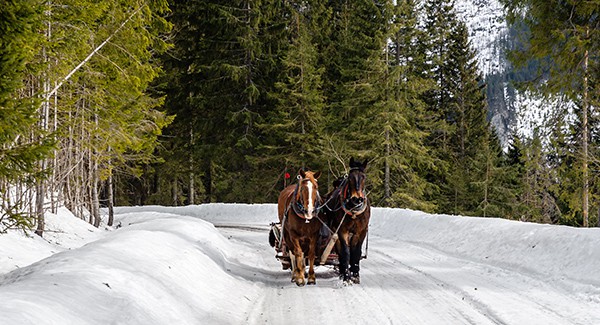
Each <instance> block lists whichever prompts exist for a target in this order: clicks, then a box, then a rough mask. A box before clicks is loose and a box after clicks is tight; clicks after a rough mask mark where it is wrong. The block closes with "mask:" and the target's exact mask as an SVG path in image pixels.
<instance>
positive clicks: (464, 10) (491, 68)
mask: <svg viewBox="0 0 600 325" xmlns="http://www.w3.org/2000/svg"><path fill="white" fill-rule="evenodd" d="M455 8H456V12H457V14H458V16H459V18H461V19H462V20H464V21H465V22H466V23H467V27H468V28H469V38H470V41H471V44H472V46H473V47H474V48H475V49H476V50H477V60H478V62H479V69H480V71H481V72H482V73H483V74H484V75H489V74H492V73H498V72H503V71H504V70H505V69H506V68H507V65H506V57H505V49H504V48H503V44H504V43H503V42H502V41H503V40H504V39H505V38H506V34H507V31H508V27H507V25H506V20H505V18H504V9H503V8H502V5H500V3H499V2H498V1H497V0H458V1H456V3H455Z"/></svg>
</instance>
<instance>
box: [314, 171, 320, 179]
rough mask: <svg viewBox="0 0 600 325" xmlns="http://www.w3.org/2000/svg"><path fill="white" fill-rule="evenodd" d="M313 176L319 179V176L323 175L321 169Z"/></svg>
mask: <svg viewBox="0 0 600 325" xmlns="http://www.w3.org/2000/svg"><path fill="white" fill-rule="evenodd" d="M313 177H314V178H315V179H319V177H321V171H320V170H319V171H318V172H316V173H314V174H313Z"/></svg>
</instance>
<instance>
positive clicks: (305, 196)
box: [277, 170, 321, 286]
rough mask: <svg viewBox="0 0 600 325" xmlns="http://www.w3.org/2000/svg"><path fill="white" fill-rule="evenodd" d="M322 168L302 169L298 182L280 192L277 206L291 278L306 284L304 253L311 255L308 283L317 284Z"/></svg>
mask: <svg viewBox="0 0 600 325" xmlns="http://www.w3.org/2000/svg"><path fill="white" fill-rule="evenodd" d="M319 176H321V172H316V173H314V172H311V171H304V170H300V171H299V173H298V183H297V184H296V185H293V184H292V185H290V186H288V187H286V188H285V189H284V190H283V191H281V193H280V194H279V200H278V201H277V209H278V214H279V221H280V222H281V225H282V232H283V240H284V242H285V244H286V246H287V248H288V251H289V252H290V258H291V264H292V282H296V284H297V285H299V286H303V285H305V284H306V282H305V279H304V271H305V268H306V265H305V263H304V259H305V255H306V256H307V257H308V262H309V264H310V268H309V270H308V284H315V283H316V277H315V270H314V264H315V254H316V246H317V239H318V235H319V229H321V222H319V221H318V220H313V217H314V216H315V215H316V214H317V211H318V205H319V204H320V203H321V198H320V196H319V186H318V183H317V179H318V178H319Z"/></svg>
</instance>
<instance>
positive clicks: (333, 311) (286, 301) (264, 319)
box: [218, 227, 600, 324]
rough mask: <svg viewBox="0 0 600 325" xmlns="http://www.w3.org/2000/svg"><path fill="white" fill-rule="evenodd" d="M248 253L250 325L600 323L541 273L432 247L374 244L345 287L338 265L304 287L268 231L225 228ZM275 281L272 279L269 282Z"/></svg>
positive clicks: (386, 242) (374, 240) (324, 269)
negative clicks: (252, 292)
mask: <svg viewBox="0 0 600 325" xmlns="http://www.w3.org/2000/svg"><path fill="white" fill-rule="evenodd" d="M218 229H219V230H220V232H221V233H222V234H223V235H224V236H226V237H227V238H229V239H230V241H232V242H233V243H235V244H239V245H240V246H242V247H245V249H244V252H245V253H244V255H245V257H244V260H246V261H248V263H250V264H254V262H253V260H254V261H256V265H253V267H254V268H255V270H257V272H258V274H256V278H254V279H252V277H250V278H248V279H247V280H250V281H262V282H263V283H264V288H263V292H262V293H261V294H260V295H259V297H260V298H259V300H258V301H256V302H255V304H254V305H253V306H252V307H251V308H250V310H248V311H247V318H246V321H247V323H248V324H283V323H290V320H291V323H292V324H304V323H307V322H318V323H321V324H599V323H600V317H598V314H597V313H596V314H595V315H594V314H590V313H589V308H596V307H595V306H597V304H591V305H590V304H588V303H586V302H585V301H582V300H581V299H578V298H577V297H575V296H573V295H571V294H569V292H567V291H565V290H562V289H560V288H557V287H555V286H551V285H549V284H547V281H546V280H544V279H542V278H539V277H537V276H535V275H534V274H526V273H525V274H523V272H515V271H511V270H507V269H503V268H500V267H497V266H494V265H490V264H485V263H477V262H474V261H469V260H464V259H460V258H457V257H452V256H449V255H448V254H445V253H443V252H440V251H437V250H435V249H433V248H431V247H425V246H423V245H417V244H414V243H413V244H411V243H407V242H398V241H392V240H386V239H382V238H377V237H375V238H373V237H371V239H370V243H369V245H370V248H369V252H368V253H369V257H368V259H366V260H363V261H362V273H361V284H360V285H352V286H343V285H342V284H341V282H340V280H339V279H338V278H337V276H336V274H335V272H334V270H333V269H332V268H331V267H330V266H320V267H317V269H316V271H317V284H316V285H315V286H306V287H302V288H300V287H296V286H295V285H293V284H292V283H290V274H289V270H288V271H283V270H281V268H280V264H279V263H278V262H277V261H276V259H275V258H274V251H273V249H272V248H271V247H270V246H269V245H268V243H267V229H266V228H265V229H264V230H262V231H257V229H248V228H244V227H241V228H239V229H236V228H235V227H227V228H223V227H218ZM267 279H268V280H267Z"/></svg>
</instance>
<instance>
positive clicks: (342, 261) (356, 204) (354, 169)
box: [321, 158, 371, 283]
mask: <svg viewBox="0 0 600 325" xmlns="http://www.w3.org/2000/svg"><path fill="white" fill-rule="evenodd" d="M366 167H367V160H365V161H364V162H362V163H361V162H360V161H355V160H354V158H351V159H350V171H349V172H348V174H347V175H346V176H345V177H344V178H343V179H341V180H337V181H336V182H334V186H335V187H336V188H335V189H334V190H333V191H331V192H330V193H328V194H327V196H326V197H325V199H324V200H325V201H326V202H327V203H325V205H324V206H323V209H322V211H321V213H322V214H323V217H324V218H326V219H327V220H329V224H330V226H331V229H333V231H335V230H337V234H338V236H339V240H338V241H337V242H336V245H335V250H336V252H337V254H338V259H339V265H338V268H339V272H340V278H342V279H343V280H344V282H345V283H360V274H359V271H360V265H359V264H360V259H361V258H362V245H363V242H364V240H365V238H366V236H367V232H368V230H369V219H370V218H371V205H370V203H369V199H368V198H367V195H366V194H365V181H366V178H367V176H366V174H365V168H366Z"/></svg>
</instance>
